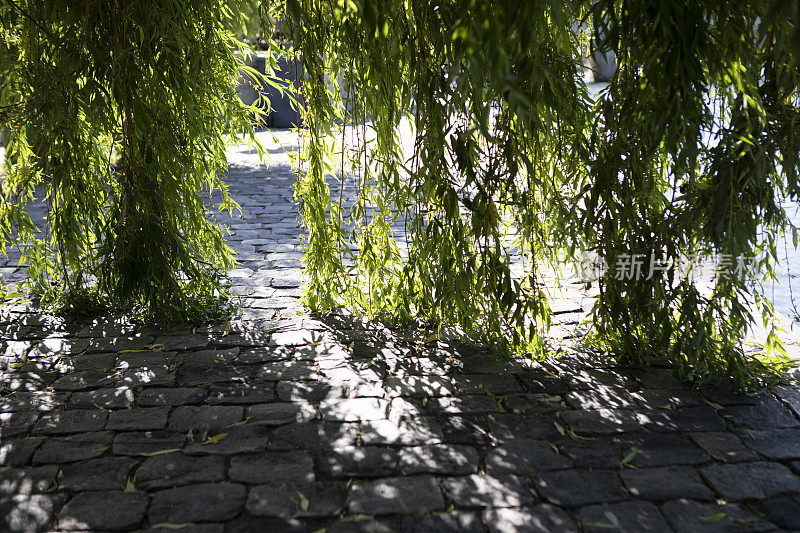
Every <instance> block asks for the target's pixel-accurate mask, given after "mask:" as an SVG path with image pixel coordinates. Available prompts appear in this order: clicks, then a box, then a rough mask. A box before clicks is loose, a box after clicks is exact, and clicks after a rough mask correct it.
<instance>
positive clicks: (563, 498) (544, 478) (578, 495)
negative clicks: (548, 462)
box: [534, 469, 627, 507]
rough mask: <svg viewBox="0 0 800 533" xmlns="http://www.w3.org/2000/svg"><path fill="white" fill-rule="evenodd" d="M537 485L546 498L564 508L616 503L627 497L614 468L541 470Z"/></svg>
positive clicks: (537, 488)
mask: <svg viewBox="0 0 800 533" xmlns="http://www.w3.org/2000/svg"><path fill="white" fill-rule="evenodd" d="M534 484H535V487H536V490H537V491H538V492H539V495H540V496H541V497H542V499H544V500H546V501H548V502H550V503H552V504H555V505H559V506H563V507H578V506H583V505H590V504H593V503H614V502H618V501H621V500H624V499H626V498H627V496H626V495H625V493H624V492H623V491H622V489H621V488H620V480H619V477H618V476H617V473H616V472H612V471H610V470H577V469H576V470H560V471H555V472H541V473H540V474H538V475H537V476H536V477H535V479H534Z"/></svg>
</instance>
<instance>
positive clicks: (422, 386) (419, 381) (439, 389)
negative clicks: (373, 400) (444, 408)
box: [386, 376, 455, 398]
mask: <svg viewBox="0 0 800 533" xmlns="http://www.w3.org/2000/svg"><path fill="white" fill-rule="evenodd" d="M386 390H387V392H388V394H389V397H390V398H394V397H397V396H400V397H404V398H432V397H437V396H450V395H452V394H454V393H455V387H454V386H453V382H452V380H451V379H450V378H448V377H446V376H403V377H399V376H390V377H388V378H386Z"/></svg>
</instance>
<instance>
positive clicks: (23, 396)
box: [0, 148, 800, 533]
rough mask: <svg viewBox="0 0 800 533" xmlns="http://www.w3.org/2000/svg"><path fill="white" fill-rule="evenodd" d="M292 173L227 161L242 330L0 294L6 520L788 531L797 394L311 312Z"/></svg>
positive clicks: (163, 528)
mask: <svg viewBox="0 0 800 533" xmlns="http://www.w3.org/2000/svg"><path fill="white" fill-rule="evenodd" d="M276 149H277V148H276ZM251 170H252V169H251ZM294 180H295V177H294V176H293V175H292V174H291V173H290V169H289V166H288V165H287V164H282V165H279V166H278V167H273V168H272V169H271V170H270V171H269V173H266V172H265V171H263V169H260V170H258V171H255V170H253V171H252V172H244V171H242V170H237V171H235V172H233V173H232V174H231V181H230V184H231V192H232V194H233V195H234V197H235V198H237V199H239V200H241V201H242V207H243V211H242V213H235V219H234V220H233V221H232V222H231V224H232V234H231V235H230V236H229V242H230V243H231V245H232V247H233V248H234V249H235V250H237V251H238V252H240V254H239V258H240V259H242V260H243V261H242V263H241V264H240V265H239V266H238V267H237V269H236V270H235V271H231V272H229V273H228V274H229V279H230V280H231V281H232V283H234V287H233V292H234V294H236V295H237V297H238V299H237V302H238V303H240V304H242V305H243V306H244V309H242V310H241V312H240V313H239V314H238V315H236V316H234V317H233V318H232V319H231V320H230V321H228V322H220V323H214V324H202V325H193V326H187V327H182V328H177V329H174V330H164V329H160V328H156V327H142V326H141V325H137V324H132V323H128V322H126V321H125V320H124V319H123V318H122V317H120V316H116V315H108V316H104V317H100V318H98V319H88V320H87V319H80V318H75V319H72V320H73V321H71V322H70V321H63V320H60V321H59V320H53V319H52V317H48V316H46V315H42V314H41V313H39V312H38V311H37V310H36V309H35V308H33V307H31V306H30V305H28V304H20V305H15V306H14V307H13V310H8V309H0V337H2V338H0V439H2V440H0V465H1V466H2V467H0V530H2V531H5V530H7V529H16V530H54V529H57V530H63V529H68V528H78V529H89V530H100V529H103V530H106V529H109V530H111V529H113V530H116V529H143V528H149V529H145V531H148V532H156V531H158V532H160V533H167V532H169V531H173V530H174V529H171V528H180V529H181V530H184V531H193V532H194V531H196V532H198V533H223V532H224V533H230V532H247V533H250V532H252V531H267V532H272V531H276V532H284V531H286V532H293V531H318V530H322V529H323V528H324V529H325V531H327V533H337V532H348V533H354V532H359V531H363V532H369V533H379V532H382V531H386V532H395V531H406V532H409V533H413V532H420V533H421V532H425V533H428V532H431V533H434V532H435V533H440V532H441V533H447V532H449V531H467V532H472V531H476V532H477V531H485V530H486V529H488V530H489V531H490V532H492V533H495V532H497V533H500V532H502V533H508V532H517V531H519V532H523V531H524V532H526V533H527V532H529V531H534V532H535V531H575V530H576V528H581V529H582V530H585V531H601V530H603V531H605V530H614V531H637V532H638V531H662V530H664V531H666V529H665V527H666V525H665V520H666V523H668V524H669V526H670V527H673V528H675V529H677V530H679V531H681V530H682V531H692V532H694V531H704V530H711V531H719V530H722V531H730V530H737V529H738V530H769V529H774V528H775V526H778V527H785V528H787V529H789V528H790V527H795V525H796V524H795V522H794V521H793V520H794V518H793V517H792V516H791V513H789V512H787V511H785V510H784V508H788V509H790V510H796V509H797V508H798V506H800V500H798V495H800V478H799V477H798V476H797V474H798V473H800V449H798V446H797V442H798V441H800V434H798V432H800V422H798V420H797V418H796V415H798V414H800V413H799V411H800V393H798V392H797V388H796V387H794V386H779V387H776V388H775V389H774V390H771V391H761V392H758V393H752V394H732V393H730V392H729V391H727V390H725V389H724V387H722V388H721V387H718V386H715V385H707V386H702V387H699V388H698V389H697V390H693V389H690V388H689V387H687V386H685V385H684V384H682V383H679V382H678V381H676V380H675V379H674V378H673V376H672V371H671V370H667V369H663V368H656V369H652V370H649V371H639V370H629V369H625V368H620V367H619V366H614V364H613V361H611V360H610V359H609V360H604V361H598V360H597V358H596V357H594V356H590V355H589V354H588V353H587V352H586V351H585V350H582V349H579V348H569V347H568V348H567V349H566V351H565V352H563V353H562V354H561V355H554V356H553V357H548V358H547V359H546V360H544V361H534V360H531V359H525V358H520V359H511V360H506V359H502V358H495V357H494V355H493V354H492V352H491V351H490V350H489V349H487V348H485V347H481V346H477V345H474V344H470V343H467V342H462V341H461V340H460V337H459V336H458V335H457V334H456V333H455V332H453V331H449V330H447V329H446V328H445V329H442V330H441V331H437V330H432V329H427V325H426V324H424V323H422V322H421V321H413V322H412V324H411V325H410V327H409V329H405V330H398V329H393V328H391V327H389V326H388V325H387V324H384V323H382V322H381V321H380V320H378V319H368V318H363V317H355V316H353V315H352V314H350V313H348V312H347V311H343V310H337V311H335V312H333V313H331V314H330V315H327V316H324V317H310V316H307V315H299V314H297V313H295V309H296V307H297V305H298V304H299V296H300V294H301V285H302V283H303V282H305V278H303V273H302V272H301V271H300V270H299V269H298V268H295V267H296V266H298V259H299V257H300V255H286V256H283V255H282V254H284V253H290V254H299V252H300V250H301V247H300V244H299V241H298V240H297V237H298V235H299V232H300V228H299V226H298V225H297V223H296V220H295V218H294V215H293V213H294V211H293V210H294V209H295V206H292V205H290V202H291V196H292V188H291V184H292V183H294ZM276 184H280V185H279V186H277V185H276ZM284 267H286V268H284ZM572 289H576V290H574V291H573V292H576V293H577V292H579V291H578V290H577V287H573V288H572ZM572 289H571V290H572ZM576 302H577V300H575V301H572V300H570V299H566V300H564V301H560V302H558V305H561V306H563V308H564V310H566V311H571V310H573V309H572V307H574V306H575V305H576ZM4 313H5V314H4ZM581 313H582V312H578V313H571V312H567V313H562V314H559V315H554V321H555V322H556V323H557V324H558V326H559V328H572V327H574V326H575V324H577V322H578V321H579V320H580V315H581ZM567 333H568V332H567ZM434 334H438V338H434V337H432V335H434ZM698 391H699V392H698ZM776 397H777V399H776ZM678 498H691V500H678ZM725 500H728V501H730V502H735V503H725ZM64 504H67V505H66V507H64V508H63V510H61V509H62V506H64ZM60 510H61V511H60ZM719 513H722V515H721V516H720V515H719ZM759 513H761V514H762V515H763V516H760V515H759ZM795 514H796V512H795ZM709 517H711V519H709ZM764 517H766V519H765V518H764ZM767 519H768V520H772V521H773V522H774V524H773V523H770V522H768V521H767ZM3 520H4V521H5V522H3ZM10 524H11V525H10Z"/></svg>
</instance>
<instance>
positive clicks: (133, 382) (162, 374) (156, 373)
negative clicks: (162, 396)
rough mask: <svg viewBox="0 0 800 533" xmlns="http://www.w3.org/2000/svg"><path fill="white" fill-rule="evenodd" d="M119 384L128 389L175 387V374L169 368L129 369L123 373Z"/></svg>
mask: <svg viewBox="0 0 800 533" xmlns="http://www.w3.org/2000/svg"><path fill="white" fill-rule="evenodd" d="M119 384H120V385H124V386H126V387H131V388H134V389H135V388H136V387H172V386H174V385H175V372H170V371H169V368H168V367H167V366H162V367H150V368H147V367H145V368H129V369H128V370H126V371H125V372H123V373H122V376H121V377H120V379H119Z"/></svg>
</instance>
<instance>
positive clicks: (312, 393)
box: [277, 381, 346, 403]
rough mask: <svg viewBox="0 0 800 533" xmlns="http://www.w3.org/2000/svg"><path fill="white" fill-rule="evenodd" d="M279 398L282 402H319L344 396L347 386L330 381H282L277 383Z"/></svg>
mask: <svg viewBox="0 0 800 533" xmlns="http://www.w3.org/2000/svg"><path fill="white" fill-rule="evenodd" d="M277 389H278V398H279V399H280V400H281V401H282V402H294V401H307V402H314V403H318V402H321V401H322V400H327V399H330V398H344V397H345V396H346V388H345V387H344V386H343V385H335V384H331V383H328V382H321V381H314V382H310V383H300V382H293V381H280V382H278V385H277Z"/></svg>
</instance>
